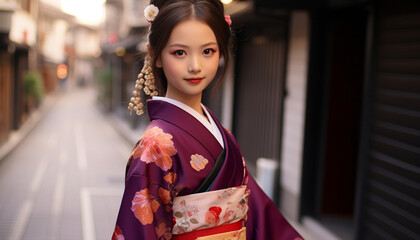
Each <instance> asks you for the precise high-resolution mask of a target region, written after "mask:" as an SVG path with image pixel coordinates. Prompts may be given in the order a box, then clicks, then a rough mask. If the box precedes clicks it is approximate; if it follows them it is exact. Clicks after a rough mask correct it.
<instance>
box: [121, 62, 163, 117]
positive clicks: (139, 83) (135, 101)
mask: <svg viewBox="0 0 420 240" xmlns="http://www.w3.org/2000/svg"><path fill="white" fill-rule="evenodd" d="M147 62H149V61H148V58H146V60H145V64H144V66H143V69H142V70H141V72H140V73H139V75H138V76H137V80H136V87H135V88H136V90H134V91H133V97H131V99H130V103H129V104H128V110H130V111H135V112H136V114H137V115H142V114H143V110H142V108H143V103H142V101H141V98H140V92H141V90H142V89H143V92H144V93H145V94H146V95H149V96H152V97H153V96H157V95H158V92H157V89H156V86H155V76H154V75H153V72H152V68H151V67H150V66H149V65H148V64H147Z"/></svg>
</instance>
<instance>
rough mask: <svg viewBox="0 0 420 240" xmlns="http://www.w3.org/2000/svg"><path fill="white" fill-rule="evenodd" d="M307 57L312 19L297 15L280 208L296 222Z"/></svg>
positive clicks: (293, 23)
mask: <svg viewBox="0 0 420 240" xmlns="http://www.w3.org/2000/svg"><path fill="white" fill-rule="evenodd" d="M308 55H309V15H308V13H307V12H305V11H294V12H292V14H291V19H290V33H289V49H288V56H287V66H286V89H287V93H288V95H287V96H286V98H285V102H284V113H283V114H284V121H283V136H282V153H281V166H280V186H281V204H280V206H281V210H282V211H283V213H284V214H285V215H287V216H289V217H290V218H292V219H297V217H298V213H299V196H300V185H301V173H302V156H303V137H304V126H305V107H306V106H305V104H306V83H307V71H308Z"/></svg>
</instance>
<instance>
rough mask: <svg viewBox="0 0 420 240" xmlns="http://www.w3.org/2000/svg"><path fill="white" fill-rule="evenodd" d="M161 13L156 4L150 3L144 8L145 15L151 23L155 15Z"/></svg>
mask: <svg viewBox="0 0 420 240" xmlns="http://www.w3.org/2000/svg"><path fill="white" fill-rule="evenodd" d="M158 13H159V8H157V7H156V6H155V5H153V4H150V5H149V6H147V7H146V8H145V9H144V17H145V18H146V20H147V21H148V22H149V23H152V22H153V20H155V17H156V16H157V15H158Z"/></svg>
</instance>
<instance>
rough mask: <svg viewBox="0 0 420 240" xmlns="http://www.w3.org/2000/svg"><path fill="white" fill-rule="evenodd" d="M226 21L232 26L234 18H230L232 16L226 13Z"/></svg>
mask: <svg viewBox="0 0 420 240" xmlns="http://www.w3.org/2000/svg"><path fill="white" fill-rule="evenodd" d="M225 21H226V22H227V24H228V25H229V26H230V25H232V19H230V16H229V15H227V14H225Z"/></svg>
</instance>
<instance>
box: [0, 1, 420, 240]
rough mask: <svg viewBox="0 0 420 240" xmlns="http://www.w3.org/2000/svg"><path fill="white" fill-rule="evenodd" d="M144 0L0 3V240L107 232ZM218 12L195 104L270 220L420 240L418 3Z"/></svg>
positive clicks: (346, 234) (316, 230)
mask: <svg viewBox="0 0 420 240" xmlns="http://www.w3.org/2000/svg"><path fill="white" fill-rule="evenodd" d="M147 4H148V2H147V1H146V0H83V1H82V0H32V1H30V0H0V236H1V237H0V238H1V239H7V240H12V239H13V240H18V239H42V240H45V239H69V240H73V239H83V240H93V239H110V238H111V235H112V232H113V230H114V224H115V220H116V215H117V212H118V208H119V204H120V201H121V196H122V192H123V188H124V171H125V164H126V161H127V159H128V156H129V154H130V151H131V148H132V147H133V146H134V144H135V143H136V141H137V140H138V139H139V137H140V136H141V135H142V133H143V131H144V129H145V127H146V126H147V124H148V121H149V119H148V117H147V112H146V113H145V114H144V116H141V117H138V116H136V115H135V114H130V112H129V111H128V110H127V104H128V102H129V99H130V97H131V95H132V91H133V90H134V82H135V80H136V78H137V74H138V73H139V71H140V70H141V68H142V65H143V60H144V54H143V53H144V52H145V50H146V38H145V33H147V30H148V23H147V22H146V21H145V19H144V17H143V9H144V7H145V6H146V5H147ZM224 4H225V9H226V13H227V14H230V15H231V18H232V20H233V24H232V26H231V27H232V30H233V32H234V35H235V45H234V48H233V49H232V53H233V58H232V64H231V65H230V66H231V68H230V69H229V70H228V74H227V75H226V76H225V81H224V85H223V87H222V88H221V90H220V91H219V92H217V93H216V94H215V93H213V92H210V91H208V92H206V94H205V96H204V100H203V101H204V103H205V104H206V105H208V106H209V107H210V108H211V109H212V111H213V112H214V113H215V114H216V116H217V117H218V118H219V120H220V121H221V122H222V124H223V125H224V126H225V127H226V128H228V129H229V130H231V131H232V132H233V133H234V135H235V136H236V138H237V140H238V142H239V145H240V146H241V149H242V152H243V155H244V157H245V159H246V162H247V167H248V170H249V171H250V173H251V174H252V175H253V176H254V177H256V178H257V180H258V181H259V183H260V184H261V186H262V187H263V188H264V190H265V191H266V193H267V194H268V195H269V196H270V197H271V199H272V200H273V201H274V202H275V203H276V204H277V205H278V207H279V209H280V210H281V211H282V213H283V214H284V215H285V216H286V217H287V218H288V219H289V221H290V222H291V223H292V224H293V225H294V226H295V227H296V228H297V229H298V231H300V232H301V233H302V235H303V236H304V237H305V239H319V240H325V239H343V240H350V239H420V230H419V229H420V198H419V196H420V2H419V1H416V0H398V1H397V0H381V1H379V0H233V1H227V0H226V2H225V1H224ZM221 64H223V63H221ZM145 98H147V97H146V96H143V99H145ZM273 239H275V237H274V236H273Z"/></svg>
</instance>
